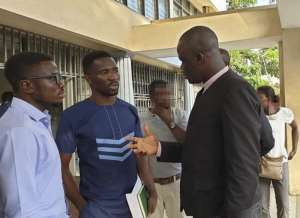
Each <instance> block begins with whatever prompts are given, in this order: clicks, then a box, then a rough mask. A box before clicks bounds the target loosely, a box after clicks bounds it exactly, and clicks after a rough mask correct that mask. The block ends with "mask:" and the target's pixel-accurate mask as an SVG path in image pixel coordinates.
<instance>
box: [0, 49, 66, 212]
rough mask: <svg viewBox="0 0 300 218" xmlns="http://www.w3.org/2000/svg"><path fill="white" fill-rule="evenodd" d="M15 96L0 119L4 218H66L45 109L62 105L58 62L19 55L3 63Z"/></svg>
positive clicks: (1, 208) (0, 185) (1, 209)
mask: <svg viewBox="0 0 300 218" xmlns="http://www.w3.org/2000/svg"><path fill="white" fill-rule="evenodd" d="M4 73H5V76H6V78H7V80H8V81H9V82H10V84H11V86H12V88H13V90H14V95H15V97H14V98H13V99H12V101H11V103H8V104H10V106H9V107H8V108H7V110H6V111H5V113H4V114H3V115H2V116H1V118H0V168H1V170H0V217H1V218H29V217H30V218H46V217H47V218H66V217H67V215H66V205H65V198H64V190H63V184H62V176H61V166H60V158H59V153H58V150H57V147H56V144H55V141H54V139H53V136H52V132H51V122H50V115H49V114H48V112H47V110H46V108H47V107H48V106H49V105H51V104H53V103H61V102H62V99H63V97H64V90H63V85H62V83H61V82H60V80H59V78H60V77H59V74H58V70H57V66H56V64H55V63H54V62H53V60H52V59H51V58H50V57H48V56H45V55H42V54H39V53H32V52H26V53H20V54H17V55H14V56H12V57H11V58H10V59H8V61H7V62H6V64H5V68H4Z"/></svg>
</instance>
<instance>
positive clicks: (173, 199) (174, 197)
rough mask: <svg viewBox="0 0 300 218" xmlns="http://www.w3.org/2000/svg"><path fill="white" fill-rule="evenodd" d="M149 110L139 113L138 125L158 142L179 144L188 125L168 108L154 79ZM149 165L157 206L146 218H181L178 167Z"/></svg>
mask: <svg viewBox="0 0 300 218" xmlns="http://www.w3.org/2000/svg"><path fill="white" fill-rule="evenodd" d="M149 95H150V99H151V108H149V110H148V111H147V112H145V113H143V114H141V117H140V119H141V122H142V124H147V125H148V126H149V128H150V130H151V131H152V132H153V133H154V134H155V135H156V136H157V138H158V139H159V140H161V141H170V142H171V141H172V142H182V141H183V140H184V136H185V130H186V126H187V122H188V116H187V115H186V113H185V112H184V111H182V110H180V109H179V108H171V93H170V89H169V88H168V84H167V82H166V81H164V80H154V81H152V82H151V84H150V85H149ZM149 164H150V169H151V172H152V175H153V177H154V182H155V187H156V190H157V193H158V204H157V206H156V209H155V212H154V213H153V214H152V215H151V216H149V218H163V217H164V212H166V214H167V216H168V218H182V217H183V214H182V213H181V211H180V177H181V164H180V163H168V162H158V161H157V160H156V158H154V157H149Z"/></svg>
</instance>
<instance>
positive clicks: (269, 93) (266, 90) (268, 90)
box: [257, 86, 279, 103]
mask: <svg viewBox="0 0 300 218" xmlns="http://www.w3.org/2000/svg"><path fill="white" fill-rule="evenodd" d="M257 92H259V93H262V94H264V95H265V96H266V97H267V98H268V99H269V100H271V101H272V102H274V103H279V96H278V95H276V94H275V91H274V89H273V88H272V87H271V86H260V87H258V88H257Z"/></svg>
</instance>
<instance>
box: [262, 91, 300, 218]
mask: <svg viewBox="0 0 300 218" xmlns="http://www.w3.org/2000/svg"><path fill="white" fill-rule="evenodd" d="M257 93H258V96H259V97H260V101H261V104H262V106H263V108H264V110H265V113H266V114H267V118H268V120H269V122H270V124H271V127H272V130H273V136H274V139H275V146H274V148H273V149H272V150H271V151H270V152H269V153H268V154H267V155H268V156H269V157H272V158H278V157H282V156H283V172H282V176H283V177H282V180H272V179H268V178H260V186H261V190H262V206H263V208H262V214H263V217H264V218H265V217H266V218H269V217H270V212H269V207H270V185H271V183H272V185H273V187H274V191H275V197H276V205H277V217H278V218H288V217H289V195H288V178H289V175H288V160H292V159H293V157H294V156H295V154H296V152H297V145H298V139H299V129H298V125H297V122H296V120H295V117H294V113H293V111H292V110H291V109H289V108H287V107H280V104H279V97H278V96H277V95H275V92H274V89H273V88H272V87H270V86H261V87H259V88H257ZM286 124H288V125H289V126H290V127H291V129H292V150H291V152H290V153H289V154H288V152H287V149H286V148H285V141H286V133H285V126H286Z"/></svg>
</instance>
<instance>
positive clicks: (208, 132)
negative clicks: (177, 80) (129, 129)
mask: <svg viewBox="0 0 300 218" xmlns="http://www.w3.org/2000/svg"><path fill="white" fill-rule="evenodd" d="M261 143H263V144H264V149H262V147H263V146H260V144H261ZM273 144H274V140H273V137H272V131H271V127H270V125H269V122H268V121H267V120H266V117H265V115H264V113H263V111H262V107H261V105H260V102H259V99H258V97H257V95H256V92H255V90H254V89H253V88H252V87H251V86H250V85H249V84H248V83H247V82H246V81H245V80H244V79H243V78H241V77H240V76H238V75H237V74H236V73H234V72H233V71H231V70H229V71H228V72H227V73H225V74H224V75H222V76H221V77H220V78H219V79H218V80H217V81H215V82H214V83H213V84H212V86H211V87H209V88H208V89H207V90H206V91H205V92H204V93H203V94H198V95H197V97H196V100H195V104H194V107H193V109H192V112H191V115H190V118H189V122H188V127H187V132H186V139H185V141H184V143H183V145H181V144H179V143H170V142H162V153H161V157H160V158H159V159H160V161H168V162H170V161H171V162H182V179H181V204H182V207H183V208H184V210H185V212H186V213H187V214H188V215H193V216H196V217H203V218H207V217H212V216H215V215H221V216H222V217H226V218H240V215H239V214H240V213H241V211H243V210H245V209H247V208H250V207H251V206H252V205H253V204H255V203H257V202H258V201H259V199H260V193H259V177H258V174H259V162H260V155H261V152H262V153H264V152H267V151H269V150H270V148H272V147H273Z"/></svg>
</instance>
